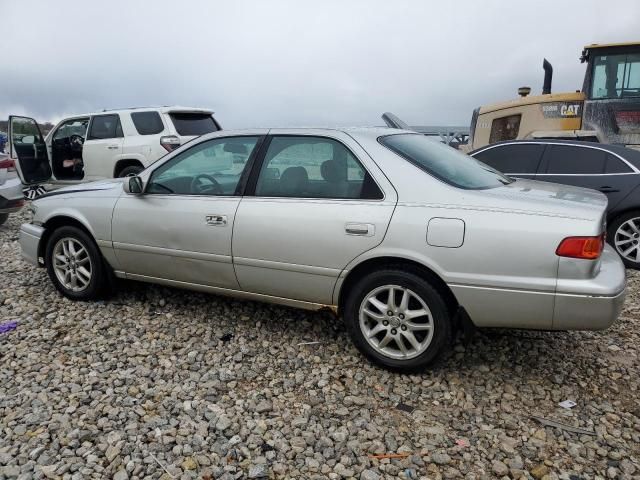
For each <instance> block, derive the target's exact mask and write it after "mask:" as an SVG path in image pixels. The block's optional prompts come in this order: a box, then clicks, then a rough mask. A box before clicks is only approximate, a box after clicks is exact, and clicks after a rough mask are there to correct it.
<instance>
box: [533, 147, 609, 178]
mask: <svg viewBox="0 0 640 480" xmlns="http://www.w3.org/2000/svg"><path fill="white" fill-rule="evenodd" d="M545 158H546V159H547V162H548V163H547V173H549V174H555V175H567V174H573V175H580V174H581V175H595V174H600V173H604V166H605V162H606V160H607V152H605V151H604V150H600V149H598V148H585V147H577V146H569V145H549V146H548V147H547V150H546V152H545Z"/></svg>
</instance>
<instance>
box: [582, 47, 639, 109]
mask: <svg viewBox="0 0 640 480" xmlns="http://www.w3.org/2000/svg"><path fill="white" fill-rule="evenodd" d="M592 77H593V78H592V81H591V98H624V97H640V54H638V53H630V54H626V53H623V54H619V55H598V56H596V57H594V59H593V71H592Z"/></svg>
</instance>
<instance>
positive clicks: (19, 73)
mask: <svg viewBox="0 0 640 480" xmlns="http://www.w3.org/2000/svg"><path fill="white" fill-rule="evenodd" d="M2 1H3V2H4V3H3V5H2V8H1V9H2V17H3V19H2V23H3V38H4V43H5V44H7V43H9V46H8V54H5V55H4V56H3V61H2V68H1V69H0V72H1V73H0V92H1V93H2V94H1V95H0V118H6V116H7V115H8V114H10V113H21V114H29V115H32V116H35V117H36V118H37V119H38V120H41V121H46V120H58V119H60V118H61V117H63V116H64V115H67V114H78V113H84V112H91V111H96V110H102V109H103V108H117V107H128V106H146V105H173V104H180V105H191V106H203V107H209V108H212V109H213V110H215V111H216V112H217V118H218V119H219V120H220V122H221V123H222V125H223V127H226V128H234V127H250V126H295V125H372V124H381V120H380V114H381V113H382V112H384V111H392V112H394V113H396V114H398V115H399V116H400V117H401V118H403V119H405V120H406V121H407V122H408V123H410V124H420V125H452V124H457V125H460V124H462V125H466V124H468V123H469V119H470V117H471V112H472V110H473V108H475V107H476V106H478V105H481V104H486V103H489V102H493V101H497V100H504V99H508V98H513V97H515V96H516V90H517V88H518V87H519V86H522V85H529V86H531V87H532V88H533V91H534V92H538V91H539V90H540V88H541V85H542V76H543V72H542V58H543V57H546V58H548V59H549V60H550V61H551V62H552V64H553V65H554V86H553V89H554V91H563V90H566V91H573V90H576V89H579V88H580V87H581V86H582V78H583V75H584V65H581V64H580V62H579V60H578V57H579V55H580V52H581V50H582V47H583V46H584V45H585V44H589V43H594V42H606V41H630V40H638V38H634V35H637V32H638V31H640V3H638V2H636V1H634V0H628V1H610V2H607V4H606V8H605V6H604V4H603V3H602V2H601V1H594V0H587V1H584V0H583V1H563V2H558V1H548V0H544V1H537V2H531V1H528V2H523V1H509V2H507V1H497V0H489V1H483V2H477V1H461V0H459V1H458V2H456V3H455V4H452V3H449V2H439V3H434V2H422V1H408V0H397V1H394V2H389V1H382V0H381V1H371V0H369V1H365V0H362V1H360V0H351V1H348V2H347V1H333V0H324V1H322V2H303V1H289V0H287V1H281V0H272V1H269V2H259V1H243V0H240V1H185V2H179V3H177V2H175V1H159V0H156V1H154V2H143V1H123V0H111V1H109V2H100V3H96V2H84V1H60V0H59V1H53V2H37V1H30V0H21V1H20V2H9V1H8V0H2ZM603 9H605V10H604V11H603ZM621 12H624V15H623V14H621ZM612 20H615V21H612ZM5 52H7V50H6V49H5Z"/></svg>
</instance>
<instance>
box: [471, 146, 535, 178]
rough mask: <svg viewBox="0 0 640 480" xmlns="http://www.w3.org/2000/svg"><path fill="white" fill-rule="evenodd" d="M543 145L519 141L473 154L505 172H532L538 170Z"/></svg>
mask: <svg viewBox="0 0 640 480" xmlns="http://www.w3.org/2000/svg"><path fill="white" fill-rule="evenodd" d="M543 151H544V145H539V144H533V143H519V144H514V145H502V146H496V147H492V148H488V149H486V150H483V151H481V152H478V153H475V154H473V157H474V158H477V159H478V160H480V161H481V162H483V163H486V164H487V165H489V166H490V167H493V168H495V169H496V170H498V171H499V172H505V173H526V174H534V173H536V172H537V171H538V165H539V164H540V158H542V152H543Z"/></svg>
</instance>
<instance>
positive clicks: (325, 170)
mask: <svg viewBox="0 0 640 480" xmlns="http://www.w3.org/2000/svg"><path fill="white" fill-rule="evenodd" d="M344 167H345V166H344V164H340V163H338V162H337V161H335V160H326V161H324V162H322V165H320V175H322V178H324V179H325V181H327V182H329V183H342V182H346V181H347V169H346V168H344Z"/></svg>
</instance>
